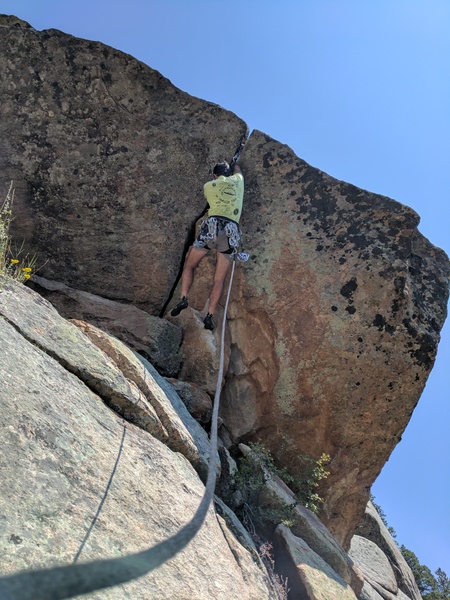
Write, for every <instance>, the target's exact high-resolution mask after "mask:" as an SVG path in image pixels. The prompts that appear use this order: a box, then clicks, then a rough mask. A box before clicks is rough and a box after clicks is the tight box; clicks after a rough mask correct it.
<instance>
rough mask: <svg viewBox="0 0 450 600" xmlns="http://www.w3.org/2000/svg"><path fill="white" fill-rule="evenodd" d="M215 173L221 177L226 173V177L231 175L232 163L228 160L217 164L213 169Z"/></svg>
mask: <svg viewBox="0 0 450 600" xmlns="http://www.w3.org/2000/svg"><path fill="white" fill-rule="evenodd" d="M213 175H215V176H217V177H220V176H221V175H224V176H225V177H229V176H230V175H231V167H230V165H229V164H228V163H227V162H226V161H223V162H220V163H217V165H215V167H214V169H213Z"/></svg>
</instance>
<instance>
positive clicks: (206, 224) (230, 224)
mask: <svg viewBox="0 0 450 600" xmlns="http://www.w3.org/2000/svg"><path fill="white" fill-rule="evenodd" d="M222 230H223V231H224V232H225V235H226V236H227V238H228V243H229V245H230V249H232V250H233V252H232V255H233V256H236V259H237V260H239V261H244V262H245V261H247V260H248V259H249V254H247V253H246V252H238V249H239V246H240V244H241V242H242V238H241V232H240V230H239V227H238V224H237V223H235V222H234V221H230V220H229V219H226V218H225V217H208V218H207V219H205V220H204V221H202V224H201V225H200V234H199V236H198V239H197V240H196V241H195V242H194V246H195V247H196V248H205V247H206V248H208V242H210V241H211V240H215V239H216V238H217V236H218V235H219V232H220V231H222Z"/></svg>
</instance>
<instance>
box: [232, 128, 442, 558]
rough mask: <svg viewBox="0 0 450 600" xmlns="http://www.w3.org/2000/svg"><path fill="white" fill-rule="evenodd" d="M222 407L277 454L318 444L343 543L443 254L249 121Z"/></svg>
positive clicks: (408, 386)
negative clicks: (242, 243) (241, 250)
mask: <svg viewBox="0 0 450 600" xmlns="http://www.w3.org/2000/svg"><path fill="white" fill-rule="evenodd" d="M241 166H242V170H243V172H244V173H245V176H246V196H245V207H244V215H245V216H244V231H245V236H246V238H247V246H248V250H249V252H250V253H251V254H252V257H251V259H250V261H249V262H248V263H245V266H244V267H243V268H240V269H238V273H237V277H235V284H234V289H233V294H232V300H231V305H230V311H229V313H230V329H231V336H232V348H233V351H232V353H231V359H230V366H229V370H228V374H227V380H226V386H225V389H224V394H223V396H224V397H223V403H222V417H223V419H224V423H225V425H226V426H227V428H228V430H229V431H230V432H231V434H232V436H233V438H234V439H235V440H240V439H244V440H249V439H252V438H253V439H259V440H261V441H262V442H263V443H264V444H265V445H266V446H268V448H269V449H270V450H271V452H272V454H273V456H275V457H276V460H277V461H278V462H279V463H281V464H282V465H284V466H286V467H288V468H289V469H291V470H294V471H295V470H296V469H297V467H296V465H297V464H299V463H298V461H299V459H298V455H299V454H301V453H303V454H308V455H310V456H312V457H314V458H318V457H319V456H320V455H321V454H322V453H323V452H325V453H327V454H329V455H330V456H331V464H330V466H329V470H330V471H331V475H330V476H329V478H328V479H327V480H326V483H325V486H324V487H323V488H322V493H323V495H324V498H325V503H324V505H323V510H322V513H321V518H322V519H323V521H324V522H325V523H326V525H327V526H328V528H329V529H330V531H331V532H332V533H333V534H334V535H335V537H336V538H337V540H338V541H339V542H340V543H341V544H342V545H343V546H344V547H346V548H348V546H349V542H350V538H351V534H352V531H353V530H354V528H355V527H356V526H357V524H358V522H359V520H360V518H361V516H362V514H363V513H364V508H365V505H366V503H367V501H368V494H369V492H368V490H369V489H370V486H371V484H372V483H373V481H374V480H375V479H376V477H377V476H378V474H379V473H380V470H381V468H382V467H383V465H384V464H385V462H386V460H387V459H388V457H389V455H390V454H391V452H392V450H393V448H394V447H395V446H396V444H397V443H398V442H399V440H400V439H401V436H402V433H403V431H404V429H405V427H406V425H407V423H408V421H409V419H410V416H411V413H412V411H413V409H414V407H415V406H416V404H417V401H418V399H419V397H420V394H421V392H422V390H423V387H424V385H425V382H426V380H427V377H428V374H429V372H430V370H431V368H432V366H433V362H434V359H435V355H436V350H437V345H438V342H439V332H440V329H441V327H442V325H443V322H444V319H445V317H446V306H447V298H448V278H449V274H450V263H449V261H448V258H447V256H446V255H445V253H444V252H443V251H442V250H439V249H438V248H435V247H434V246H433V245H432V244H431V243H430V242H428V240H426V239H425V238H424V237H423V236H422V235H421V234H420V232H419V231H418V230H417V225H418V222H419V217H418V215H417V214H416V213H415V212H414V211H413V210H411V209H410V208H408V207H407V206H404V205H402V204H400V203H398V202H395V201H394V200H391V199H389V198H386V197H384V196H379V195H376V194H372V193H369V192H367V191H365V190H362V189H359V188H356V187H354V186H352V185H349V184H347V183H344V182H342V181H338V180H336V179H333V178H332V177H330V176H328V175H326V174H325V173H323V172H321V171H319V170H318V169H315V168H313V167H311V166H310V165H308V164H307V163H305V162H304V161H302V160H301V159H299V158H298V157H296V156H295V154H294V153H293V152H292V150H291V149H290V148H288V147H287V146H284V145H282V144H280V143H279V142H277V141H275V140H273V139H271V138H270V137H268V136H267V135H264V134H263V133H260V132H253V133H252V135H251V137H250V139H249V141H248V143H247V145H246V148H245V153H244V155H243V160H242V162H241Z"/></svg>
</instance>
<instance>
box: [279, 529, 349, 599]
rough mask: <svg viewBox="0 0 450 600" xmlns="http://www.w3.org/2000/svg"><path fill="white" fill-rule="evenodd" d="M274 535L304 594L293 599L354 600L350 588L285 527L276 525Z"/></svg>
mask: <svg viewBox="0 0 450 600" xmlns="http://www.w3.org/2000/svg"><path fill="white" fill-rule="evenodd" d="M276 533H277V534H278V536H279V539H280V542H281V543H283V544H284V546H285V548H286V550H287V552H288V553H289V555H290V557H291V560H292V561H293V563H294V565H295V567H296V570H297V573H298V576H299V578H300V580H301V582H302V584H303V586H304V594H301V595H300V594H296V595H294V597H296V598H299V599H300V598H305V599H306V600H330V599H331V598H336V599H337V598H339V599H340V600H356V596H355V594H354V592H353V590H352V589H351V587H350V586H349V585H348V584H347V583H346V582H345V581H344V580H343V579H341V577H339V575H338V574H337V573H335V572H334V571H333V569H332V568H331V567H330V566H329V565H328V564H327V563H326V562H325V561H324V560H322V558H320V556H319V555H318V554H316V553H315V552H314V551H313V550H311V548H310V547H309V546H308V544H307V543H306V542H304V541H303V540H302V539H301V538H299V537H296V536H295V535H294V534H293V533H292V532H291V531H290V530H289V529H288V528H287V527H286V526H285V525H278V527H277V529H276Z"/></svg>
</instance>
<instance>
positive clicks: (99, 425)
mask: <svg viewBox="0 0 450 600" xmlns="http://www.w3.org/2000/svg"><path fill="white" fill-rule="evenodd" d="M30 298H31V300H30ZM32 301H34V302H35V303H36V304H35V306H34V307H32V306H31V302H32ZM0 309H1V314H2V318H0V404H1V407H2V418H1V422H0V430H1V439H2V452H1V456H0V463H1V464H0V469H1V473H2V492H1V494H0V514H1V521H0V523H1V528H2V535H1V536H0V552H1V555H2V561H1V575H7V574H9V573H13V572H16V571H18V570H23V569H30V568H31V569H33V568H38V567H50V566H54V565H63V564H70V563H72V561H73V560H74V557H75V556H78V555H79V557H80V561H90V560H93V559H98V558H106V557H111V558H114V557H119V556H123V555H126V554H130V553H135V552H138V551H140V550H144V549H145V548H148V547H149V546H152V545H153V544H155V543H157V542H158V541H160V540H162V539H165V538H166V537H168V536H170V535H171V534H173V533H175V532H176V531H178V530H179V528H180V527H181V526H182V525H184V524H185V523H186V522H187V521H188V520H189V519H190V518H191V517H192V515H193V514H194V512H195V511H196V509H197V507H198V504H199V502H200V499H201V497H202V495H203V493H204V486H203V484H202V482H201V480H200V478H199V477H198V475H197V473H196V471H195V470H194V468H193V467H192V465H191V464H190V462H189V461H188V460H187V459H186V458H185V456H183V454H182V453H181V452H182V448H183V444H180V445H179V446H178V449H177V451H173V450H171V449H170V448H169V447H168V445H166V444H165V443H162V442H161V441H159V440H158V439H157V438H156V437H155V436H154V435H153V433H152V431H149V430H148V429H145V428H143V427H141V426H137V425H134V424H133V423H131V422H130V419H127V420H124V419H123V418H122V417H121V416H120V415H119V414H117V412H116V411H115V410H111V408H113V409H114V406H112V407H111V408H110V407H109V406H108V405H109V404H110V403H109V402H107V389H106V386H104V387H103V388H101V387H100V386H97V389H94V386H93V385H92V381H94V380H95V379H98V378H99V377H100V376H102V377H105V378H106V374H103V375H100V374H101V373H102V372H104V371H107V372H108V376H109V379H110V380H113V374H115V381H116V384H117V386H118V385H119V384H118V382H119V381H122V387H123V388H125V386H126V383H128V385H129V386H130V387H131V384H132V383H135V385H136V382H139V376H138V375H139V369H138V366H136V365H135V364H134V362H133V358H134V355H133V353H132V352H130V353H129V354H128V353H127V352H124V353H123V355H122V356H121V358H120V355H121V352H122V350H123V349H122V348H121V346H122V345H121V344H120V342H117V340H115V339H114V338H110V339H111V343H110V345H109V347H108V345H107V343H106V342H107V337H108V336H107V334H105V333H103V332H101V331H100V330H98V336H97V337H96V338H94V339H95V340H96V342H97V345H94V344H93V343H92V341H91V340H90V339H89V337H88V336H87V335H85V334H84V333H82V331H80V330H79V329H78V328H77V327H75V326H74V325H72V324H70V323H68V322H66V321H65V320H64V319H63V318H62V317H59V316H58V315H57V314H56V311H54V309H53V308H52V307H51V306H50V305H48V303H47V302H46V301H45V300H43V299H42V298H40V296H38V295H37V294H36V293H35V292H32V291H30V290H27V289H26V288H24V287H23V286H21V285H17V284H16V285H14V284H8V285H7V287H6V288H5V289H4V290H3V291H2V292H1V293H0ZM30 313H33V314H32V315H31V314H30ZM12 315H14V318H13V316H12ZM27 315H28V317H27ZM49 317H50V318H49ZM61 332H63V335H59V334H61ZM89 333H90V335H91V336H93V337H94V333H95V332H93V331H92V330H91V331H90V332H89ZM67 338H70V339H67ZM64 339H66V340H67V341H66V342H65V343H64ZM61 346H62V347H61ZM100 346H102V347H103V348H104V349H105V351H107V353H104V352H103V351H102V350H100ZM75 349H77V350H78V354H77V355H76V356H75ZM69 355H73V356H74V357H75V358H77V360H78V362H79V360H80V359H79V357H80V356H82V355H85V356H86V365H87V366H86V369H84V370H82V369H81V368H79V369H77V370H75V369H72V368H70V365H71V364H72V365H73V364H74V363H75V360H72V361H70V359H69ZM111 357H112V358H114V360H112V358H111ZM119 358H120V359H119ZM90 359H92V360H90ZM94 359H95V360H94ZM88 363H90V366H89V364H88ZM119 364H121V367H123V369H124V371H127V373H128V376H129V377H130V378H131V379H128V378H127V377H125V375H124V372H123V371H122V370H121V369H119ZM138 364H140V363H139V362H138ZM96 371H97V372H96ZM89 372H90V373H91V375H92V376H91V377H88V376H87V373H89ZM166 384H167V382H166ZM167 385H168V384H167ZM109 387H111V386H109ZM136 389H138V388H137V385H136ZM154 393H156V385H155V384H154ZM162 395H163V391H161V390H160V392H159V396H160V397H161V396H162ZM149 396H150V395H149ZM180 404H181V401H180ZM131 410H132V409H130V411H131ZM186 413H187V411H186ZM177 418H178V421H179V429H180V436H181V437H185V436H191V439H193V438H195V434H193V433H191V432H189V431H188V430H187V429H184V432H183V424H182V422H181V420H180V418H179V417H177ZM188 418H189V416H187V417H185V419H186V420H188ZM131 420H132V419H131ZM171 437H174V434H173V433H172V436H171ZM205 441H206V440H205ZM166 442H167V443H168V444H169V445H170V440H167V439H166ZM184 446H186V440H185V442H184ZM194 462H195V461H194ZM98 509H100V512H99V514H98V520H97V519H94V517H95V516H96V513H97V511H98ZM94 520H95V523H94ZM91 524H94V527H93V529H92V531H91V532H90V535H88V536H87V537H86V534H87V533H88V530H89V527H90V525H91ZM254 554H255V550H254V548H253V550H252V549H251V548H250V547H249V545H248V544H246V547H244V546H243V545H241V544H240V542H239V541H238V539H237V538H235V537H234V535H233V533H232V532H231V531H230V529H229V528H228V525H227V524H226V522H225V521H224V520H223V519H222V518H220V517H219V518H218V517H217V516H216V515H215V513H214V511H213V510H212V509H211V510H210V511H209V513H208V515H207V518H206V522H205V524H204V525H203V527H202V528H201V530H200V532H199V533H198V534H197V536H196V537H195V539H194V540H193V541H192V542H191V543H190V544H189V545H188V546H187V548H185V549H184V551H183V553H182V554H179V555H178V556H176V557H175V558H173V559H172V560H171V561H170V562H169V563H166V564H164V565H163V566H162V567H161V568H159V569H158V570H156V571H154V572H152V573H150V574H149V575H147V576H145V577H142V578H140V579H139V580H136V581H132V582H130V583H127V584H125V585H120V586H117V587H114V588H110V589H106V590H102V591H99V592H96V593H95V594H89V597H90V598H96V599H99V600H100V599H101V600H116V599H117V600H119V599H123V598H133V599H136V600H147V599H149V598H174V599H180V600H181V599H183V598H196V599H197V598H198V599H199V600H201V599H204V600H210V599H211V598H217V599H223V600H228V599H229V598H230V597H231V598H243V599H247V600H254V599H255V598H258V599H260V598H261V599H267V600H269V599H271V598H275V597H276V596H275V595H274V594H273V591H272V587H271V584H270V582H269V579H268V577H267V574H266V573H265V571H264V568H262V567H261V564H258V562H257V561H255V558H254ZM25 591H27V594H28V595H26V594H25ZM29 592H30V590H24V589H22V590H20V592H19V595H18V596H15V597H17V598H19V597H20V598H23V597H27V598H28V597H31V596H30V595H29Z"/></svg>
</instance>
